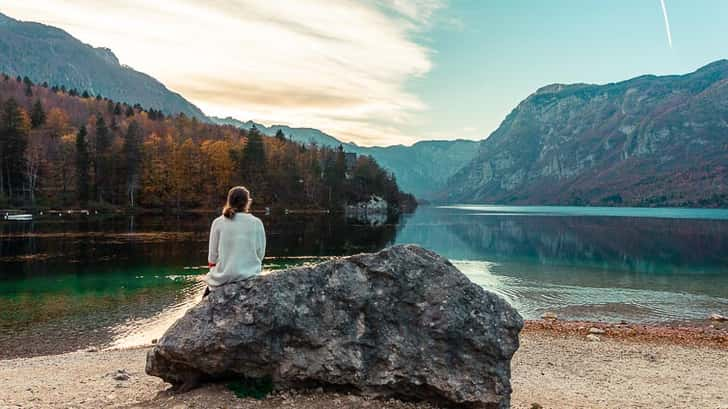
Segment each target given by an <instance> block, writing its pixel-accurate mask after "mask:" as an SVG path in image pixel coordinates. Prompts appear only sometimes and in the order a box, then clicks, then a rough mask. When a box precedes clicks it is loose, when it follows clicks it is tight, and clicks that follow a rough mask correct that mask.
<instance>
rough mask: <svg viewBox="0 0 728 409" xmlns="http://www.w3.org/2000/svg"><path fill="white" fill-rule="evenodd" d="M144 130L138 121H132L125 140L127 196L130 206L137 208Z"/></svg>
mask: <svg viewBox="0 0 728 409" xmlns="http://www.w3.org/2000/svg"><path fill="white" fill-rule="evenodd" d="M142 138H143V130H142V128H141V126H139V123H138V122H137V121H131V123H130V124H129V127H128V128H127V130H126V136H125V138H124V161H125V164H126V194H127V199H128V200H129V206H130V207H134V206H136V201H135V200H136V193H137V190H138V189H139V176H140V170H141V169H140V166H139V165H140V162H141V159H142V157H141V155H142Z"/></svg>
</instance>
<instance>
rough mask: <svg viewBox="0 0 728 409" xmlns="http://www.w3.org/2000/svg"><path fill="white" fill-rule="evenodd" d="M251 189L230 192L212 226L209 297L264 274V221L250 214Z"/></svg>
mask: <svg viewBox="0 0 728 409" xmlns="http://www.w3.org/2000/svg"><path fill="white" fill-rule="evenodd" d="M252 201H253V200H252V198H251V197H250V192H249V191H248V189H246V188H245V187H243V186H236V187H234V188H232V189H230V191H229V192H228V197H227V203H226V204H225V208H224V209H223V211H222V216H220V217H218V218H217V219H215V220H214V221H213V222H212V227H211V228H210V252H209V255H208V265H209V267H210V272H209V273H207V276H206V277H205V281H206V282H207V285H208V287H207V290H205V295H204V296H203V297H205V296H207V295H208V294H209V293H210V291H215V289H216V288H218V287H220V286H222V285H225V284H227V283H232V282H235V281H240V280H244V279H246V278H248V277H252V276H254V275H256V274H258V273H260V271H261V268H262V263H263V256H264V255H265V229H264V228H263V222H261V221H260V219H258V218H257V217H255V216H253V215H252V214H250V204H251V203H252Z"/></svg>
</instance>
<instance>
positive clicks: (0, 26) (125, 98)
mask: <svg viewBox="0 0 728 409" xmlns="http://www.w3.org/2000/svg"><path fill="white" fill-rule="evenodd" d="M0 72H3V73H6V74H8V75H12V76H16V75H20V76H28V77H29V78H30V79H31V80H33V81H35V82H38V83H41V82H48V84H50V85H59V86H61V85H64V86H65V87H67V88H68V89H71V88H76V89H77V90H78V91H79V92H82V91H88V92H90V93H92V94H93V95H97V94H100V95H102V96H105V97H108V98H111V99H113V100H116V101H122V102H127V103H129V104H135V103H139V104H141V105H143V106H144V107H145V108H154V109H160V110H162V111H163V112H164V113H166V114H177V113H180V112H181V113H184V114H185V115H188V116H191V117H195V118H198V119H200V120H205V121H206V120H207V117H206V116H205V114H204V113H203V112H202V111H201V110H200V109H199V108H198V107H196V106H195V105H194V104H192V103H191V102H189V101H187V100H186V99H184V98H183V97H182V96H181V95H180V94H178V93H176V92H173V91H170V90H169V89H167V87H165V86H164V85H163V84H162V83H161V82H159V81H157V80H156V79H154V78H152V77H150V76H149V75H147V74H144V73H141V72H139V71H135V70H134V69H132V68H131V67H128V66H125V65H121V64H120V63H119V60H118V59H117V58H116V55H114V53H113V52H112V51H111V50H110V49H108V48H94V47H92V46H90V45H88V44H84V43H82V42H81V41H79V40H78V39H76V38H74V37H73V36H71V35H70V34H68V33H67V32H65V31H63V30H61V29H59V28H56V27H51V26H47V25H44V24H40V23H34V22H24V21H18V20H15V19H12V18H10V17H8V16H6V15H4V14H2V13H0Z"/></svg>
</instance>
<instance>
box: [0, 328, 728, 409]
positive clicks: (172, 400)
mask: <svg viewBox="0 0 728 409" xmlns="http://www.w3.org/2000/svg"><path fill="white" fill-rule="evenodd" d="M145 354H146V349H132V350H121V351H103V352H74V353H69V354H63V355H55V356H42V357H35V358H28V359H14V360H5V361H0V385H1V386H0V408H2V409H6V408H102V407H118V408H175V409H182V408H259V409H268V408H270V409H272V408H278V407H289V408H299V409H319V408H376V409H380V408H391V409H400V408H401V409H405V408H415V407H418V408H425V407H428V406H427V405H414V404H410V403H402V402H398V401H394V400H392V401H386V402H381V401H372V400H367V399H363V398H359V397H354V396H347V395H337V394H323V393H314V394H308V395H301V394H291V393H287V394H284V395H275V396H274V397H269V398H268V399H266V400H263V401H254V400H250V399H242V400H241V399H237V398H235V397H234V396H233V395H232V394H231V393H230V392H229V391H228V390H227V389H226V388H225V387H224V386H222V385H211V386H207V387H204V388H201V389H198V390H196V391H193V392H190V393H188V394H185V395H182V396H170V395H168V394H167V393H166V392H164V389H165V384H163V383H162V381H161V380H159V379H157V378H152V377H149V376H147V375H145V374H144V362H145ZM117 370H125V371H126V372H127V373H128V375H129V379H127V380H116V379H114V376H115V374H116V371H117ZM122 377H123V376H122ZM512 380H513V388H514V393H513V407H514V408H531V407H532V404H534V403H537V404H539V405H541V406H542V407H543V408H600V409H603V408H699V409H728V349H726V348H723V347H720V346H718V347H716V346H712V347H706V346H691V345H676V344H673V343H664V342H655V341H639V342H635V341H634V340H632V341H629V340H622V339H610V338H605V337H602V340H601V341H598V342H595V341H588V340H586V339H585V337H584V336H583V335H575V334H568V335H558V334H557V335H554V334H550V333H547V332H543V331H536V332H533V331H532V332H525V333H524V334H523V335H522V339H521V348H520V350H519V351H518V352H517V353H516V356H515V357H514V361H513V377H512Z"/></svg>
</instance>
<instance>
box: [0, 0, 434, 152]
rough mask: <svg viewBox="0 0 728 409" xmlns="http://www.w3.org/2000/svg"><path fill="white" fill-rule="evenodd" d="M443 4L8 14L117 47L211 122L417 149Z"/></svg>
mask: <svg viewBox="0 0 728 409" xmlns="http://www.w3.org/2000/svg"><path fill="white" fill-rule="evenodd" d="M444 6H445V3H444V0H419V1H418V0H307V1H305V2H302V1H300V0H208V1H205V2H199V1H195V0H170V1H165V2H163V4H162V3H161V2H148V1H144V0H106V1H103V2H97V1H95V0H94V1H92V0H65V1H60V0H27V1H23V2H11V4H10V5H8V4H3V5H2V6H0V10H1V11H3V12H5V13H7V14H9V15H10V16H13V17H16V18H20V19H23V20H33V21H41V22H45V23H48V24H51V25H55V26H59V27H61V28H64V29H66V30H67V31H69V32H70V33H71V34H73V35H74V36H76V37H78V38H80V39H81V40H82V41H85V42H88V43H90V44H93V45H94V46H105V47H109V48H111V49H112V50H113V51H114V52H115V53H116V54H117V56H118V57H119V59H120V60H121V62H122V63H125V64H128V65H130V66H132V67H134V68H135V69H138V70H141V71H144V72H147V73H149V74H151V75H153V76H155V77H157V78H158V79H160V80H161V81H162V82H164V83H165V84H166V85H168V86H169V87H170V88H172V89H174V90H176V91H178V92H181V93H182V94H183V95H184V96H186V97H187V98H189V99H190V100H192V101H193V102H194V103H196V104H198V105H199V106H200V107H201V108H202V109H203V110H205V111H206V112H208V113H210V114H214V115H225V116H227V115H232V116H235V117H238V118H240V119H243V120H246V119H254V120H257V121H261V122H264V123H286V124H290V125H294V126H311V127H318V128H322V129H324V130H326V131H327V132H329V133H331V134H334V135H337V136H341V137H342V138H343V139H345V140H353V141H356V142H357V143H360V144H392V143H410V142H413V141H414V140H415V139H416V137H417V135H408V134H406V133H404V132H403V131H401V129H404V128H405V127H404V126H403V125H405V124H406V123H407V121H409V120H410V119H411V118H412V115H413V114H414V113H416V112H418V111H420V110H423V109H425V108H426V107H425V105H424V104H423V102H422V101H421V100H420V99H419V98H418V97H417V96H416V95H414V94H412V93H411V92H409V91H408V90H407V89H406V88H405V84H406V82H407V81H408V80H410V79H411V78H414V77H420V76H423V75H426V74H427V73H428V72H429V71H430V69H431V68H432V62H431V50H429V49H428V48H427V47H426V46H424V45H422V44H421V43H419V42H418V41H415V40H414V38H415V37H417V36H419V35H421V34H422V32H423V31H426V30H427V29H428V28H429V27H430V26H431V24H433V21H434V20H433V19H434V16H435V14H436V13H437V11H438V10H440V9H441V8H443V7H444Z"/></svg>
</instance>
